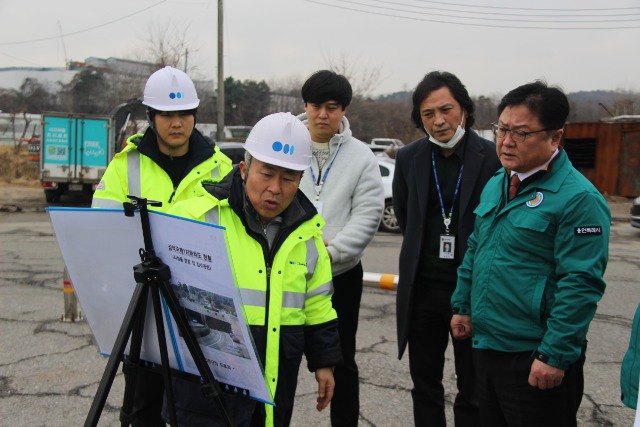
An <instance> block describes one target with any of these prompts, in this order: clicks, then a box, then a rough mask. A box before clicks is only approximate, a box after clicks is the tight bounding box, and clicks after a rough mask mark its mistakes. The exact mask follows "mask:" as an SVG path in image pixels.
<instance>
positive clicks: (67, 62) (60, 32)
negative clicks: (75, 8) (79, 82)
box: [58, 21, 69, 68]
mask: <svg viewBox="0 0 640 427" xmlns="http://www.w3.org/2000/svg"><path fill="white" fill-rule="evenodd" d="M58 34H60V43H62V53H63V54H64V66H65V68H66V67H68V66H69V58H67V47H66V46H65V45H64V35H63V34H62V24H60V21H58Z"/></svg>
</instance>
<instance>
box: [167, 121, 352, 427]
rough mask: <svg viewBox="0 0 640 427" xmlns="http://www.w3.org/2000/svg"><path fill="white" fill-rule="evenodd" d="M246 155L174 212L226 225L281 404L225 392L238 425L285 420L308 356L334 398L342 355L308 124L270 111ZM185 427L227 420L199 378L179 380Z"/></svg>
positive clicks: (325, 394) (322, 401)
mask: <svg viewBox="0 0 640 427" xmlns="http://www.w3.org/2000/svg"><path fill="white" fill-rule="evenodd" d="M245 149H246V151H247V152H246V154H245V160H244V161H243V162H240V164H239V165H238V166H237V167H236V168H235V169H234V171H233V172H231V173H230V174H229V175H227V176H226V177H225V178H224V179H223V180H222V181H220V182H218V183H216V182H209V181H203V182H202V183H201V185H200V186H199V194H200V196H199V197H197V198H193V199H190V200H187V201H184V202H180V203H177V204H176V205H175V206H174V207H173V208H172V209H171V210H170V211H169V213H170V214H173V215H177V216H182V217H186V218H190V219H195V220H200V221H206V222H209V223H215V224H219V225H222V226H224V227H225V228H226V233H227V241H228V249H229V256H230V258H231V261H232V265H233V268H234V270H235V276H236V279H237V282H238V287H239V291H240V295H241V296H242V300H243V305H244V311H245V315H246V317H247V323H248V324H249V325H250V328H251V333H252V335H253V339H254V342H255V345H256V349H257V351H258V355H259V357H260V360H261V362H262V364H263V366H264V371H265V380H266V382H267V384H268V386H269V387H270V389H271V392H272V393H273V395H274V399H275V404H276V406H275V407H272V406H271V405H266V404H262V403H259V402H256V401H255V400H252V399H250V398H248V397H245V396H238V395H235V394H230V393H223V395H222V398H223V401H224V404H225V408H226V409H227V412H228V413H229V415H230V416H231V417H233V419H234V421H235V424H236V426H249V425H253V426H255V425H265V426H287V425H289V423H290V421H291V414H292V411H293V402H294V397H295V392H296V386H297V380H298V371H299V367H300V363H301V360H302V355H303V354H304V355H305V356H306V360H307V365H308V368H309V370H310V371H312V372H315V377H316V380H317V382H318V398H317V402H318V403H317V406H316V408H317V409H318V410H319V411H321V410H323V409H324V408H326V407H327V405H329V402H330V401H331V398H332V396H333V389H334V387H335V383H334V380H333V370H332V369H333V367H334V366H336V365H337V364H340V363H341V362H342V353H341V350H340V340H339V337H338V328H337V327H338V321H337V316H336V312H335V311H334V309H333V308H332V306H331V296H332V294H333V285H332V282H331V262H330V260H329V255H328V253H327V250H326V248H325V246H324V243H323V241H322V227H323V226H324V220H323V219H322V217H320V215H318V213H317V211H316V209H315V207H314V206H313V204H312V203H311V202H310V201H309V200H308V199H307V198H306V197H305V195H304V194H303V193H302V192H301V191H300V190H299V189H298V186H299V185H300V179H301V178H302V174H303V171H304V170H306V169H307V168H308V167H309V165H310V163H311V138H310V136H309V132H308V130H307V128H306V126H305V125H304V124H303V123H302V122H301V121H300V120H298V119H297V118H296V117H295V116H293V115H291V114H290V113H276V114H271V115H269V116H266V117H264V118H263V119H262V120H260V121H259V122H258V123H257V124H256V125H255V126H254V127H253V129H252V130H251V133H250V134H249V136H248V138H247V141H246V143H245ZM174 396H175V406H176V415H177V418H178V420H179V422H180V425H185V426H187V425H188V426H205V425H206V426H218V425H220V426H224V425H225V424H224V423H223V421H222V420H221V419H220V418H219V416H218V414H217V412H216V407H215V406H214V405H212V404H211V401H209V400H206V399H205V398H204V397H203V396H202V393H201V391H200V386H199V384H196V383H192V382H189V381H185V380H181V379H178V378H175V379H174Z"/></svg>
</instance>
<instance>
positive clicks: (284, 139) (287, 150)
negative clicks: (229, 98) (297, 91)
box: [244, 113, 311, 171]
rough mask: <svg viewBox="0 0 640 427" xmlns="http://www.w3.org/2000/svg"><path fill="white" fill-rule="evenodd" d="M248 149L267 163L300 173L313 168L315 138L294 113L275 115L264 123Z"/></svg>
mask: <svg viewBox="0 0 640 427" xmlns="http://www.w3.org/2000/svg"><path fill="white" fill-rule="evenodd" d="M244 148H245V150H247V151H248V152H249V153H250V154H251V155H252V156H253V157H255V158H256V159H258V160H260V161H261V162H264V163H269V164H272V165H276V166H281V167H283V168H287V169H293V170H299V171H302V170H305V169H307V168H308V167H309V166H311V136H310V135H309V131H308V130H307V127H306V126H305V125H304V123H302V122H301V121H300V120H299V119H298V118H297V117H296V116H294V115H292V114H291V113H274V114H269V115H268V116H266V117H264V118H262V119H260V121H259V122H258V123H256V125H255V126H254V127H253V128H252V129H251V132H250V133H249V136H248V137H247V141H246V142H245V144H244Z"/></svg>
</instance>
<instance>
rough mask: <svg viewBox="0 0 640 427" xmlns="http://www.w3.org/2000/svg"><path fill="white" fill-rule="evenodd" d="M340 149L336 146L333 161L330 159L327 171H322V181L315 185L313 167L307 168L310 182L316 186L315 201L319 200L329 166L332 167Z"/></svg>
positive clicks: (339, 146) (340, 146)
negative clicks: (309, 172) (309, 173)
mask: <svg viewBox="0 0 640 427" xmlns="http://www.w3.org/2000/svg"><path fill="white" fill-rule="evenodd" d="M340 148H342V144H340V145H338V150H337V151H336V155H335V156H333V159H331V163H329V166H328V167H327V170H325V171H324V175H323V176H322V180H321V181H319V182H318V183H317V184H316V174H315V173H313V166H309V169H311V180H312V181H313V183H314V184H316V201H318V200H320V192H321V191H322V186H323V185H324V182H325V181H326V180H327V175H329V171H330V170H331V166H333V162H335V161H336V157H338V153H339V152H340ZM318 172H320V169H318Z"/></svg>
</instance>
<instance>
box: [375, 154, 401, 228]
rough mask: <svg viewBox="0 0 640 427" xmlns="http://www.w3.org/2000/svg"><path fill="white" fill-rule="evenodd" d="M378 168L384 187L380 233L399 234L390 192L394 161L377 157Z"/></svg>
mask: <svg viewBox="0 0 640 427" xmlns="http://www.w3.org/2000/svg"><path fill="white" fill-rule="evenodd" d="M378 166H380V174H381V175H382V186H383V187H384V212H383V214H382V221H380V231H386V232H388V233H399V232H400V227H399V226H398V220H397V219H396V214H395V212H394V211H393V197H392V190H391V183H392V181H393V172H394V170H395V167H396V161H395V160H393V159H389V158H385V157H378Z"/></svg>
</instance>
